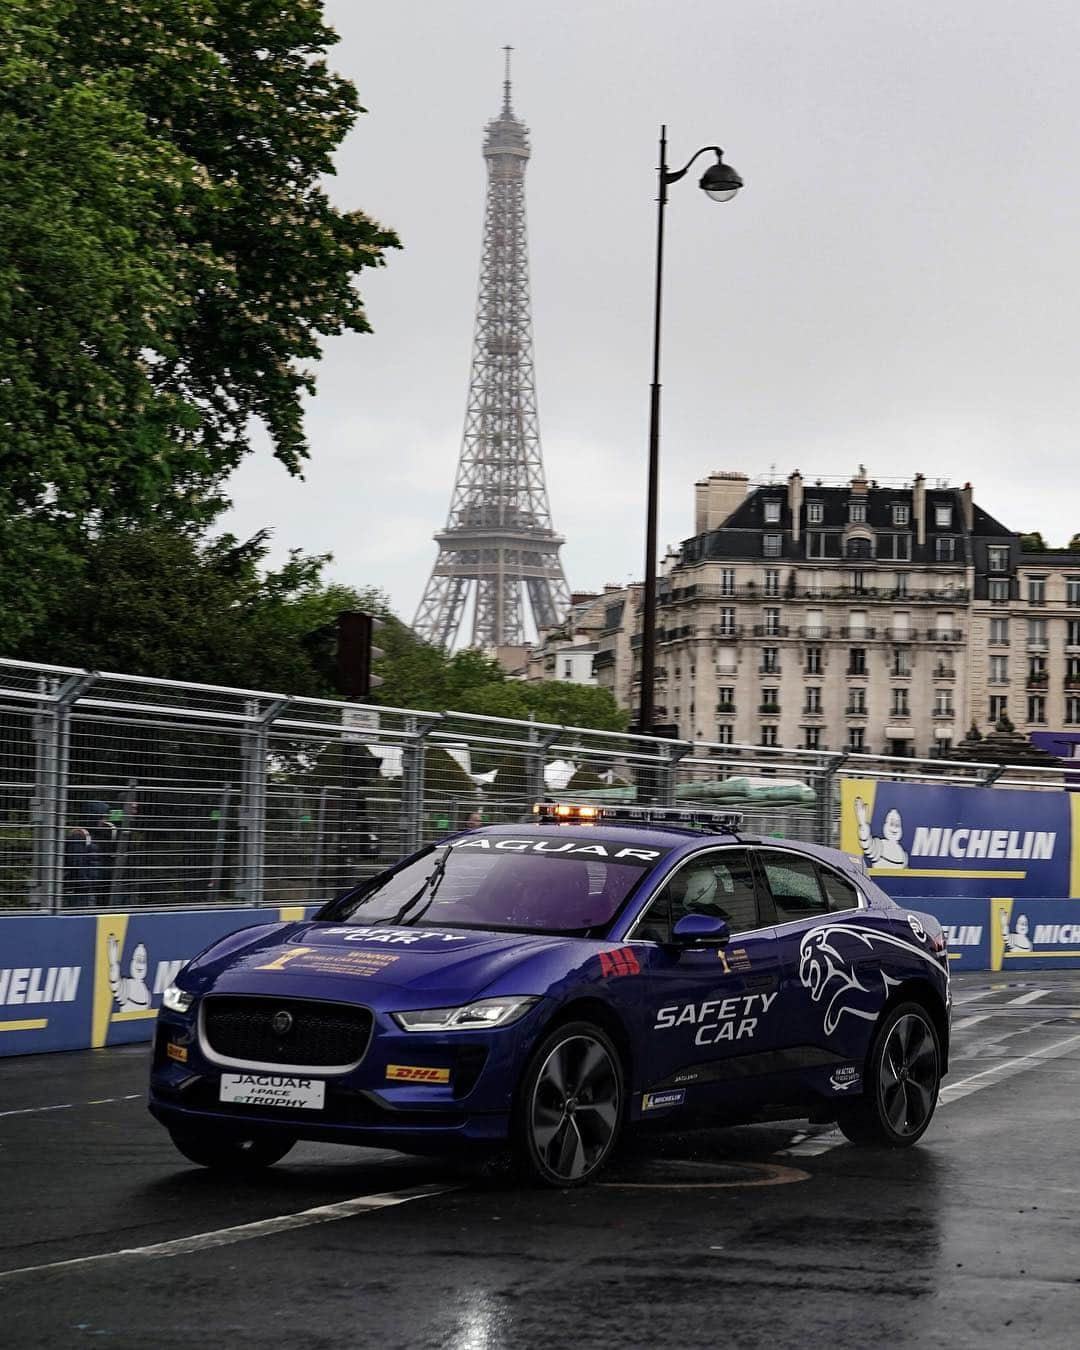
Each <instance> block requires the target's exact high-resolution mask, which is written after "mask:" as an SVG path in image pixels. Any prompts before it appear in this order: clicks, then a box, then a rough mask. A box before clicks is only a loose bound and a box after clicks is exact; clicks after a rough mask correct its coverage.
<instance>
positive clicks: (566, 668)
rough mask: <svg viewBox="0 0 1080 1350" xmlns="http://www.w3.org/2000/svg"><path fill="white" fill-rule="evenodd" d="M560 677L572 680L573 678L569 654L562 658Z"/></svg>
mask: <svg viewBox="0 0 1080 1350" xmlns="http://www.w3.org/2000/svg"><path fill="white" fill-rule="evenodd" d="M562 677H563V679H564V680H572V679H573V678H574V662H573V659H572V658H571V657H569V656H568V657H566V658H565V659H564V660H563V673H562Z"/></svg>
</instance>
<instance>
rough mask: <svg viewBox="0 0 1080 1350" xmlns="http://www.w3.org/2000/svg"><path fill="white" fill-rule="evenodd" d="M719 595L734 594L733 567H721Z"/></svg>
mask: <svg viewBox="0 0 1080 1350" xmlns="http://www.w3.org/2000/svg"><path fill="white" fill-rule="evenodd" d="M720 594H721V595H734V594H735V569H734V567H721V569H720Z"/></svg>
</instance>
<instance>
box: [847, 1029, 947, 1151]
mask: <svg viewBox="0 0 1080 1350" xmlns="http://www.w3.org/2000/svg"><path fill="white" fill-rule="evenodd" d="M866 1063H867V1067H866V1077H865V1082H864V1085H863V1095H862V1096H861V1097H859V1098H856V1099H855V1100H854V1101H852V1102H850V1103H847V1104H846V1105H845V1106H844V1107H842V1108H841V1110H840V1112H839V1115H838V1118H837V1124H838V1125H839V1127H840V1129H841V1130H842V1131H843V1133H844V1134H845V1135H846V1136H847V1138H848V1139H850V1140H851V1141H852V1143H854V1144H872V1145H877V1146H879V1147H884V1148H910V1146H911V1145H912V1144H914V1143H916V1141H917V1140H919V1139H921V1138H922V1136H923V1134H925V1132H926V1129H927V1127H928V1126H929V1124H930V1121H931V1120H932V1119H933V1116H934V1108H935V1107H936V1106H937V1099H938V1090H939V1088H940V1086H941V1043H940V1041H939V1039H938V1033H937V1028H936V1027H935V1026H934V1019H933V1018H932V1017H931V1016H930V1014H929V1012H928V1011H927V1010H926V1009H925V1008H924V1007H923V1006H922V1004H920V1003H899V1004H897V1006H896V1007H895V1008H890V1009H889V1010H888V1012H887V1013H886V1014H885V1016H884V1018H883V1019H882V1021H881V1023H880V1025H879V1026H878V1029H877V1033H876V1035H875V1036H874V1042H873V1045H872V1046H871V1048H870V1054H869V1056H868V1058H867V1062H866Z"/></svg>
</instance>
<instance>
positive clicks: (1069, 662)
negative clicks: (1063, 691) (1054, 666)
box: [1065, 656, 1080, 681]
mask: <svg viewBox="0 0 1080 1350" xmlns="http://www.w3.org/2000/svg"><path fill="white" fill-rule="evenodd" d="M1065 678H1066V680H1069V681H1072V680H1077V681H1080V656H1070V657H1068V658H1067V659H1066V661H1065Z"/></svg>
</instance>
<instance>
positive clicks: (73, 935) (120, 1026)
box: [0, 906, 315, 1056]
mask: <svg viewBox="0 0 1080 1350" xmlns="http://www.w3.org/2000/svg"><path fill="white" fill-rule="evenodd" d="M314 912H315V907H314V906H312V907H310V908H304V907H303V906H290V907H286V908H283V909H243V910H235V909H233V910H199V911H188V912H173V913H141V914H138V913H137V914H93V915H76V916H66V915H60V916H52V915H41V916H34V917H32V918H3V919H0V1056H4V1055H30V1054H35V1053H38V1052H40V1051H43V1050H82V1049H86V1048H87V1047H91V1046H104V1045H121V1044H124V1043H125V1042H128V1041H146V1040H149V1039H150V1038H151V1036H152V1035H153V1028H154V1018H155V1017H156V1016H157V1011H158V1008H159V1007H160V1006H161V995H162V993H163V992H164V990H165V989H167V988H168V986H169V985H170V984H171V983H172V981H173V980H174V979H175V978H176V973H177V971H179V970H180V968H181V967H182V966H183V965H185V964H186V963H187V962H188V961H190V960H191V958H192V957H193V956H197V955H198V953H199V952H201V951H202V950H203V948H204V947H208V946H209V945H210V943H211V942H215V941H216V940H217V939H218V938H221V937H224V936H225V935H226V934H227V933H234V932H236V930H237V929H238V928H251V927H252V926H253V925H255V924H264V923H276V922H279V921H287V920H295V919H303V918H305V917H306V916H308V915H310V914H313V913H314Z"/></svg>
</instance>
